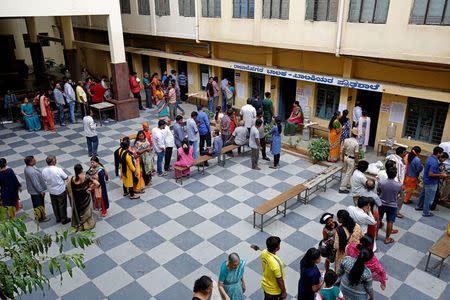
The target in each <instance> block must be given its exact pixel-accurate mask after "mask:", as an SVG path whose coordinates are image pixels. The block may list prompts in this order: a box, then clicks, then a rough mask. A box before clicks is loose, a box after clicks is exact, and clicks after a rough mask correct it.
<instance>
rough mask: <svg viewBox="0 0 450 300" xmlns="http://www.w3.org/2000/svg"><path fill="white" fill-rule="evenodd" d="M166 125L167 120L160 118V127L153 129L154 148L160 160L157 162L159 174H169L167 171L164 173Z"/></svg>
mask: <svg viewBox="0 0 450 300" xmlns="http://www.w3.org/2000/svg"><path fill="white" fill-rule="evenodd" d="M165 127H166V121H164V120H159V121H158V127H155V128H153V129H152V143H153V148H154V149H155V152H156V155H157V157H158V160H157V162H156V166H157V167H156V169H157V172H158V176H167V173H163V170H162V164H163V160H164V152H165V150H166V145H165V143H164V134H163V130H164V128H165Z"/></svg>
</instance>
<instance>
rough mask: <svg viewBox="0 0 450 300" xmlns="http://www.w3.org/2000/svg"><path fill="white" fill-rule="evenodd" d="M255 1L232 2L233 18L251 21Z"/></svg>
mask: <svg viewBox="0 0 450 300" xmlns="http://www.w3.org/2000/svg"><path fill="white" fill-rule="evenodd" d="M254 17H255V0H233V18H241V19H253V18H254Z"/></svg>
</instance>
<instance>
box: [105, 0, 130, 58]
mask: <svg viewBox="0 0 450 300" xmlns="http://www.w3.org/2000/svg"><path fill="white" fill-rule="evenodd" d="M111 5H113V6H115V7H114V8H113V9H112V12H111V14H110V15H109V16H108V17H107V22H108V38H109V49H110V52H111V63H113V64H116V63H124V62H126V58H125V45H124V41H123V31H122V17H121V15H120V5H119V0H113V1H111Z"/></svg>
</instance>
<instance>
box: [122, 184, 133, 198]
mask: <svg viewBox="0 0 450 300" xmlns="http://www.w3.org/2000/svg"><path fill="white" fill-rule="evenodd" d="M122 187H123V193H124V194H127V193H129V194H130V196H131V197H133V196H134V190H133V187H126V186H124V185H123V186H122Z"/></svg>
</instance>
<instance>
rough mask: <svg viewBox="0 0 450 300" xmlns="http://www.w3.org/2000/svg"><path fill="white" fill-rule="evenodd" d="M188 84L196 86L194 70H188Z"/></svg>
mask: <svg viewBox="0 0 450 300" xmlns="http://www.w3.org/2000/svg"><path fill="white" fill-rule="evenodd" d="M188 83H189V84H194V72H192V70H188Z"/></svg>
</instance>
